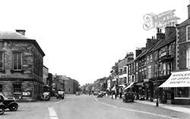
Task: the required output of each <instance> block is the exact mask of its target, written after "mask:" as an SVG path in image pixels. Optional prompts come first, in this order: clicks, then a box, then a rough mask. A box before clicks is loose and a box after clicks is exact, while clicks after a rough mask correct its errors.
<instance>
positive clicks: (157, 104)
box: [156, 62, 159, 107]
mask: <svg viewBox="0 0 190 119" xmlns="http://www.w3.org/2000/svg"><path fill="white" fill-rule="evenodd" d="M158 77H159V62H158V75H157V78H156V107H158V106H159V101H158V94H159V89H158Z"/></svg>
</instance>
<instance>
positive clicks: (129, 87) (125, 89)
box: [124, 82, 134, 90]
mask: <svg viewBox="0 0 190 119" xmlns="http://www.w3.org/2000/svg"><path fill="white" fill-rule="evenodd" d="M133 84H134V82H132V83H131V84H129V85H128V86H127V87H125V88H124V90H126V89H128V88H130V87H131V86H132V85H133Z"/></svg>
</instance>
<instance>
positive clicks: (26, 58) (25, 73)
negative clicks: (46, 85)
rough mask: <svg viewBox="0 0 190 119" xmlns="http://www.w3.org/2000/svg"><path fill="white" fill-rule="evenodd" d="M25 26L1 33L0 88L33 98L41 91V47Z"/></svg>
mask: <svg viewBox="0 0 190 119" xmlns="http://www.w3.org/2000/svg"><path fill="white" fill-rule="evenodd" d="M24 34H25V30H17V32H1V33H0V92H2V93H3V94H4V95H5V96H8V97H12V96H14V97H15V98H16V99H19V100H27V101H33V100H36V99H38V97H39V96H40V94H41V93H42V85H43V82H42V80H43V57H44V56H45V54H44V52H43V50H42V49H41V48H40V46H39V45H38V43H37V42H36V40H33V39H29V38H26V37H25V36H24Z"/></svg>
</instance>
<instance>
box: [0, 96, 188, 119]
mask: <svg viewBox="0 0 190 119" xmlns="http://www.w3.org/2000/svg"><path fill="white" fill-rule="evenodd" d="M19 105H20V106H19V110H18V111H17V112H10V111H6V112H5V115H1V116H0V119H190V114H187V113H182V112H177V111H173V110H168V109H164V108H160V107H156V106H151V105H145V104H140V103H123V102H122V101H121V100H113V99H110V98H96V97H94V96H88V95H80V96H75V95H66V98H65V99H64V100H57V99H55V98H54V99H51V101H47V102H31V103H19Z"/></svg>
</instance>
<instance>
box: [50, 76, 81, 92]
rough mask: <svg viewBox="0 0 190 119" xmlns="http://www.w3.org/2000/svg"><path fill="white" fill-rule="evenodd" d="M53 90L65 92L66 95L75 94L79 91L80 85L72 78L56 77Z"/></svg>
mask: <svg viewBox="0 0 190 119" xmlns="http://www.w3.org/2000/svg"><path fill="white" fill-rule="evenodd" d="M53 89H54V90H64V91H65V93H66V94H75V93H76V91H79V83H78V81H76V80H74V79H72V78H70V77H67V76H64V75H55V77H54V81H53Z"/></svg>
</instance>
